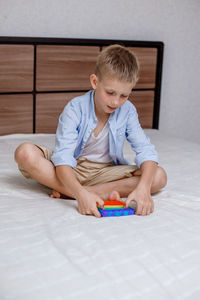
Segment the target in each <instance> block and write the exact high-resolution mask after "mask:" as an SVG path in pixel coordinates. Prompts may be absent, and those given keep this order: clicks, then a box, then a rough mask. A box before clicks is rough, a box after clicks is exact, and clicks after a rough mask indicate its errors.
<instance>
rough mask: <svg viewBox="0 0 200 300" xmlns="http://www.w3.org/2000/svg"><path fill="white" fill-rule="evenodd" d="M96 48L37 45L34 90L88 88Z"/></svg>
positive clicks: (96, 52) (97, 51) (97, 49)
mask: <svg viewBox="0 0 200 300" xmlns="http://www.w3.org/2000/svg"><path fill="white" fill-rule="evenodd" d="M98 54H99V47H93V46H92V47H91V46H90V47H88V46H46V45H44V46H42V45H41V46H38V47H37V80H36V88H37V91H44V90H46V91H58V90H61V91H66V90H87V89H90V87H91V85H90V81H89V76H90V74H92V73H94V70H95V65H96V59H97V56H98Z"/></svg>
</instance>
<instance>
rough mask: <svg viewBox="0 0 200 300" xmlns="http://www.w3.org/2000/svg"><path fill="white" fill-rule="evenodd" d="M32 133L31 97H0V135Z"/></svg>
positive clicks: (18, 95)
mask: <svg viewBox="0 0 200 300" xmlns="http://www.w3.org/2000/svg"><path fill="white" fill-rule="evenodd" d="M32 132H33V97H32V95H29V94H28V95H20V94H17V95H0V134H1V135H3V134H12V133H32Z"/></svg>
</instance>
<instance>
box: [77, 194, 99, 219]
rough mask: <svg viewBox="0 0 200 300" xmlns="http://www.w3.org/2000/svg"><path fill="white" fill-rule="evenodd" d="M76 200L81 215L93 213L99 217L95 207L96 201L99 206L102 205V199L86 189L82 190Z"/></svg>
mask: <svg viewBox="0 0 200 300" xmlns="http://www.w3.org/2000/svg"><path fill="white" fill-rule="evenodd" d="M77 200H78V211H79V212H80V213H81V214H82V215H94V216H95V217H97V218H100V217H101V214H100V212H99V210H98V208H97V203H98V204H99V205H100V207H101V208H103V206H104V201H103V200H102V199H101V198H100V197H99V196H97V195H96V194H94V193H91V192H88V191H86V190H85V191H82V193H81V196H80V197H79V198H78V199H77Z"/></svg>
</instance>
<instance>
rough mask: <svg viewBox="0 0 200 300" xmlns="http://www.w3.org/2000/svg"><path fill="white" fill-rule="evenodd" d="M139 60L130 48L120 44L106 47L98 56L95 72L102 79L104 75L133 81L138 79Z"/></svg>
mask: <svg viewBox="0 0 200 300" xmlns="http://www.w3.org/2000/svg"><path fill="white" fill-rule="evenodd" d="M138 73H139V62H138V60H137V57H136V56H135V55H134V53H133V52H132V51H130V50H129V49H128V48H125V47H123V46H120V45H117V44H116V45H111V46H108V47H106V48H105V49H104V50H103V51H101V53H100V54H99V56H98V58H97V63H96V69H95V74H96V75H97V76H98V78H99V79H100V80H101V79H102V78H103V76H111V77H116V78H117V79H119V80H121V81H127V82H130V83H133V86H134V85H135V84H136V82H137V80H138Z"/></svg>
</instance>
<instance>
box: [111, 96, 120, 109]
mask: <svg viewBox="0 0 200 300" xmlns="http://www.w3.org/2000/svg"><path fill="white" fill-rule="evenodd" d="M118 105H119V97H115V98H114V99H112V106H114V107H117V106H118Z"/></svg>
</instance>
